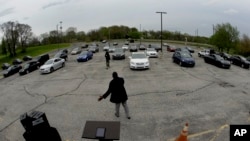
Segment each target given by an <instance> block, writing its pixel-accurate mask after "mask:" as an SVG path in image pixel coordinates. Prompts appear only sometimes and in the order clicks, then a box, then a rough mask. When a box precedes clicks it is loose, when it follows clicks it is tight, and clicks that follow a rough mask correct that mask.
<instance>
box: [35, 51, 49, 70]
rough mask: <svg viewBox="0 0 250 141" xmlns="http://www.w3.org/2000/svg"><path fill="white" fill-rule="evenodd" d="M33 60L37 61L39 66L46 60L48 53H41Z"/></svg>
mask: <svg viewBox="0 0 250 141" xmlns="http://www.w3.org/2000/svg"><path fill="white" fill-rule="evenodd" d="M34 60H36V61H38V62H39V67H40V66H42V65H43V64H44V63H45V62H46V61H48V60H49V54H43V55H40V56H38V57H36V58H35V59H34Z"/></svg>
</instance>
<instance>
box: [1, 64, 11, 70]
mask: <svg viewBox="0 0 250 141" xmlns="http://www.w3.org/2000/svg"><path fill="white" fill-rule="evenodd" d="M9 67H10V64H9V63H3V64H2V69H3V70H6V69H8V68H9Z"/></svg>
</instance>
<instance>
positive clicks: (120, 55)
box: [112, 48, 125, 60]
mask: <svg viewBox="0 0 250 141" xmlns="http://www.w3.org/2000/svg"><path fill="white" fill-rule="evenodd" d="M112 59H113V60H118V59H125V52H124V50H123V49H122V48H116V49H115V51H114V54H112Z"/></svg>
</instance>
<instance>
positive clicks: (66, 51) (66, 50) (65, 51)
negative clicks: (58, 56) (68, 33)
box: [60, 49, 69, 54]
mask: <svg viewBox="0 0 250 141" xmlns="http://www.w3.org/2000/svg"><path fill="white" fill-rule="evenodd" d="M60 52H63V53H65V54H68V52H69V51H68V49H62V50H60Z"/></svg>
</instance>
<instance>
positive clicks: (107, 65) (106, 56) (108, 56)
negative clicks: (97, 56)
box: [105, 51, 110, 69]
mask: <svg viewBox="0 0 250 141" xmlns="http://www.w3.org/2000/svg"><path fill="white" fill-rule="evenodd" d="M105 58H106V67H107V69H108V68H109V60H110V55H109V52H108V51H106V53H105Z"/></svg>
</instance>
